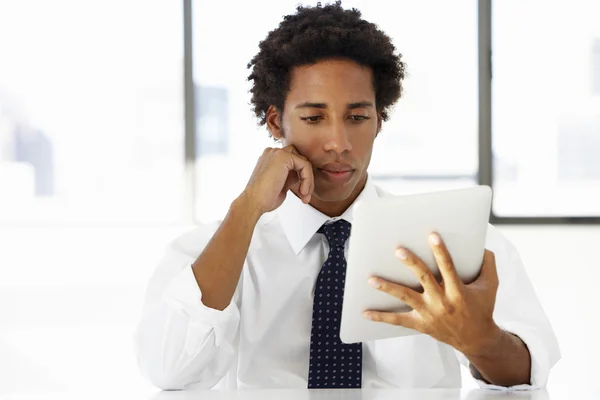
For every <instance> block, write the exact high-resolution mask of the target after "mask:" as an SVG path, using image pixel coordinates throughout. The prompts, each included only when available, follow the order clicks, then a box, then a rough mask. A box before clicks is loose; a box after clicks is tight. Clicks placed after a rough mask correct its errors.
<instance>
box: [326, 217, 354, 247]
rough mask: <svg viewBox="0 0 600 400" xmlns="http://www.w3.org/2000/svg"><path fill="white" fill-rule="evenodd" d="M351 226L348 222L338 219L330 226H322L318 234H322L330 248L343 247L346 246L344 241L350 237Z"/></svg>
mask: <svg viewBox="0 0 600 400" xmlns="http://www.w3.org/2000/svg"><path fill="white" fill-rule="evenodd" d="M351 227H352V224H350V222H348V221H346V220H343V219H338V220H337V221H335V222H333V223H330V224H323V226H321V228H319V230H318V233H322V234H323V235H325V237H326V238H327V241H328V242H329V246H330V247H332V248H333V247H334V246H336V247H337V246H343V245H344V244H346V240H347V239H348V238H349V237H350V228H351Z"/></svg>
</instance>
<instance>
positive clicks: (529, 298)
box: [457, 225, 561, 390]
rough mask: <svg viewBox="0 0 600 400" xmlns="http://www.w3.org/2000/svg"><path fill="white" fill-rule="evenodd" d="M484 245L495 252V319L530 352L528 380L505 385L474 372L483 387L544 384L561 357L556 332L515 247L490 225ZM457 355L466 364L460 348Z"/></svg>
mask: <svg viewBox="0 0 600 400" xmlns="http://www.w3.org/2000/svg"><path fill="white" fill-rule="evenodd" d="M486 247H487V248H488V250H491V251H493V252H494V254H495V258H496V266H497V270H498V278H499V282H500V285H499V288H498V293H497V296H496V307H495V310H494V320H495V321H496V324H497V325H498V326H499V327H500V328H502V329H503V330H505V331H507V332H509V333H511V334H513V335H515V336H518V337H519V338H520V339H521V340H522V341H523V342H524V343H525V345H526V346H527V349H528V350H529V354H530V356H531V376H530V382H529V383H530V384H528V385H517V386H512V387H504V386H497V385H491V384H488V383H486V382H484V381H483V380H481V379H478V377H476V376H474V378H475V380H476V381H477V383H478V385H479V386H480V387H481V388H485V389H497V390H533V389H540V388H544V387H545V386H546V383H547V382H548V376H549V374H550V370H551V369H552V367H553V366H554V365H555V364H556V363H557V362H558V360H559V359H560V357H561V354H560V348H559V345H558V342H557V340H556V336H555V334H554V331H553V329H552V326H551V324H550V321H549V320H548V317H547V316H546V313H545V312H544V310H543V308H542V305H541V304H540V302H539V300H538V298H537V295H536V293H535V290H534V289H533V286H532V285H531V282H530V280H529V277H528V276H527V273H526V271H525V268H524V266H523V262H522V261H521V257H520V256H519V253H518V252H517V250H516V249H515V247H514V246H513V245H512V244H511V243H510V242H509V241H508V240H507V239H506V238H505V237H504V236H503V235H502V234H501V233H500V232H499V231H498V230H497V229H496V228H494V227H493V226H491V225H490V226H489V228H488V236H487V243H486ZM457 353H458V358H459V360H460V361H461V363H462V364H463V365H465V366H466V367H467V368H468V367H469V361H468V359H467V358H466V357H465V356H464V355H463V354H462V353H460V352H458V351H457Z"/></svg>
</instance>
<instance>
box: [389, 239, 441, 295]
mask: <svg viewBox="0 0 600 400" xmlns="http://www.w3.org/2000/svg"><path fill="white" fill-rule="evenodd" d="M396 257H398V258H399V259H400V261H402V263H403V264H404V265H406V266H407V267H408V268H410V269H411V271H412V272H413V274H414V275H415V276H416V277H417V279H418V280H419V283H420V284H421V286H423V290H425V292H427V293H428V294H429V295H431V296H434V297H435V296H439V295H441V293H442V288H441V287H440V285H439V284H438V282H437V281H436V279H435V276H434V275H433V273H432V272H431V270H430V269H429V267H427V264H425V263H424V262H423V260H421V259H420V258H419V257H418V256H417V255H416V254H414V253H413V252H412V251H410V250H408V249H406V248H404V247H399V248H398V249H396Z"/></svg>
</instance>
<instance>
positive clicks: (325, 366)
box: [308, 220, 362, 389]
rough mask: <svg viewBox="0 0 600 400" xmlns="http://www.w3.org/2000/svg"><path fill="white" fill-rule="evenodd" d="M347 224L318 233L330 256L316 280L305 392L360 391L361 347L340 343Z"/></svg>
mask: <svg viewBox="0 0 600 400" xmlns="http://www.w3.org/2000/svg"><path fill="white" fill-rule="evenodd" d="M350 227H351V226H350V223H349V222H347V221H344V220H337V221H335V222H334V223H330V224H325V225H323V226H322V227H321V228H320V229H319V231H318V232H319V233H322V234H324V235H325V237H326V238H327V241H328V242H329V255H328V256H327V260H326V261H325V264H323V267H322V268H321V272H320V273H319V276H318V278H317V284H316V288H315V299H314V302H313V317H312V328H311V334H310V366H309V371H308V388H309V389H322V388H340V389H342V388H344V389H348V388H360V387H361V384H362V343H353V344H344V343H342V341H341V340H340V323H341V316H342V299H343V298H344V283H345V282H346V279H345V277H346V258H345V257H344V245H345V243H346V239H348V237H349V236H350Z"/></svg>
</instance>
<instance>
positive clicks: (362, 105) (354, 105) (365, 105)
mask: <svg viewBox="0 0 600 400" xmlns="http://www.w3.org/2000/svg"><path fill="white" fill-rule="evenodd" d="M372 107H374V104H373V103H372V102H370V101H359V102H357V103H350V104H348V109H349V110H353V109H355V108H372Z"/></svg>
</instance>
